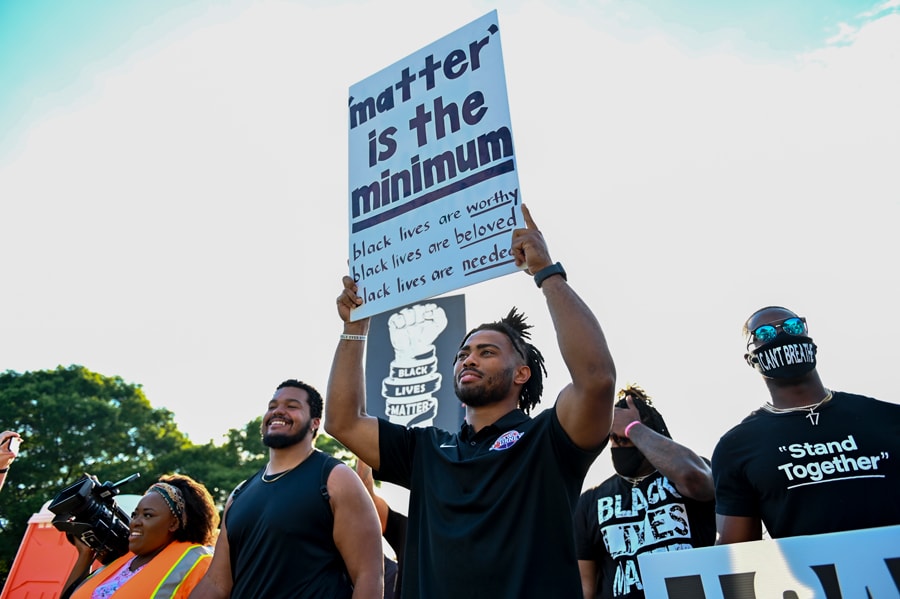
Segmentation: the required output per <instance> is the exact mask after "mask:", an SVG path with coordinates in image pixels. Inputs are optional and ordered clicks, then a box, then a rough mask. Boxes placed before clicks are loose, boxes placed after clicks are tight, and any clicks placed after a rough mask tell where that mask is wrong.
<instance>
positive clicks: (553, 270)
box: [534, 262, 569, 287]
mask: <svg viewBox="0 0 900 599" xmlns="http://www.w3.org/2000/svg"><path fill="white" fill-rule="evenodd" d="M553 275H561V276H562V278H564V279H566V280H567V281H568V280H569V279H568V278H567V277H566V269H565V268H563V267H562V264H560V263H559V262H557V263H556V264H551V265H550V266H546V267H544V268H542V269H540V270H539V271H537V272H536V273H534V284H535V285H537V286H538V287H540V286H541V285H543V284H544V281H545V280H546V279H547V278H548V277H552V276H553Z"/></svg>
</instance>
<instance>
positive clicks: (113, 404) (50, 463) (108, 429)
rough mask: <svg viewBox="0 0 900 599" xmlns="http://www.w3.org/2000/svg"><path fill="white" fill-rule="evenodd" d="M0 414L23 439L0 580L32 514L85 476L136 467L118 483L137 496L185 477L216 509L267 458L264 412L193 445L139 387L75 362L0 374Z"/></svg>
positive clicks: (0, 544) (5, 493)
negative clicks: (165, 478)
mask: <svg viewBox="0 0 900 599" xmlns="http://www.w3.org/2000/svg"><path fill="white" fill-rule="evenodd" d="M0 415H2V416H0V418H2V421H0V427H2V428H0V430H7V429H8V430H14V431H17V432H19V433H20V434H21V435H22V439H23V441H22V447H21V450H20V453H19V457H18V458H16V461H15V463H14V464H13V466H12V468H10V471H9V474H8V475H7V480H6V485H5V487H4V488H3V490H2V491H0V533H2V534H0V586H2V584H3V583H5V581H6V577H7V575H8V573H9V569H10V567H11V566H12V561H13V559H14V557H15V554H16V552H17V551H18V548H19V544H20V542H21V540H22V538H23V536H24V533H25V529H26V526H27V523H28V519H29V518H30V517H31V515H32V514H34V513H36V512H38V511H40V509H41V507H42V506H43V505H44V504H45V503H47V502H49V501H52V500H53V499H54V498H55V497H56V496H57V495H58V494H59V492H60V491H62V490H63V489H65V488H66V487H68V486H69V485H71V484H72V483H74V482H75V481H77V480H78V479H79V478H81V476H82V475H83V474H85V473H88V474H91V475H94V476H96V477H97V478H98V479H99V480H100V482H105V481H111V482H118V481H121V480H124V479H125V478H127V477H128V476H130V475H131V474H133V473H135V472H137V473H139V474H140V478H139V479H137V480H135V481H132V482H129V483H128V484H126V485H123V486H122V487H121V488H120V489H119V490H120V492H121V493H128V494H142V493H143V492H144V491H145V490H146V489H147V487H149V486H150V484H151V483H152V482H153V481H155V480H157V478H159V476H161V475H163V474H169V473H181V474H186V475H188V476H191V477H192V478H194V479H196V480H197V481H199V482H201V483H203V484H204V485H205V486H206V487H207V488H208V489H209V490H210V493H212V495H213V497H214V498H215V500H216V502H217V504H218V505H219V508H220V510H221V508H222V506H224V504H225V499H226V498H227V496H228V494H229V493H230V492H231V490H232V489H233V488H234V487H235V486H236V485H237V484H238V483H239V482H241V481H242V480H244V479H245V478H247V477H249V476H250V475H252V474H253V473H254V472H256V471H257V470H259V469H260V468H262V467H263V466H264V465H265V463H266V461H267V458H268V452H267V451H266V448H265V447H264V446H263V444H262V441H261V439H260V424H261V421H262V418H261V417H260V418H257V419H255V420H253V421H251V422H249V423H247V425H246V426H245V427H244V428H243V429H232V430H230V431H228V433H227V434H226V441H225V443H224V444H222V445H220V446H217V445H214V444H213V443H208V444H206V445H194V444H192V443H191V442H190V440H189V439H188V438H187V437H186V436H185V435H184V434H183V433H181V432H180V431H179V430H178V428H177V426H176V425H175V422H174V419H173V414H172V413H171V412H170V411H168V410H165V409H159V408H153V407H152V406H151V404H150V402H149V401H148V399H147V398H146V397H145V396H144V393H143V391H142V390H141V388H140V385H134V384H129V383H126V382H124V381H123V380H122V379H121V378H119V377H107V376H103V375H100V374H97V373H94V372H91V371H90V370H88V369H86V368H84V367H82V366H69V367H59V368H57V369H55V370H45V371H35V372H26V373H21V374H20V373H16V372H13V371H6V372H4V373H0ZM334 443H337V442H336V441H335V442H334ZM329 447H331V446H329ZM335 449H339V448H338V447H336V446H335Z"/></svg>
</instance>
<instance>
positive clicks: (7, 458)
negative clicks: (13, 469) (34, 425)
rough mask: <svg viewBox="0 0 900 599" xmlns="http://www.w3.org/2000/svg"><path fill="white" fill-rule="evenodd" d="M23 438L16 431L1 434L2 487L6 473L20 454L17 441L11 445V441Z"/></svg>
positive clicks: (0, 467)
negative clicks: (16, 445) (16, 444)
mask: <svg viewBox="0 0 900 599" xmlns="http://www.w3.org/2000/svg"><path fill="white" fill-rule="evenodd" d="M21 440H22V437H20V436H19V433H17V432H15V431H3V433H2V435H0V489H2V488H3V485H4V484H5V483H6V473H7V472H8V471H9V467H10V466H11V465H12V463H13V460H15V459H16V455H18V449H16V447H15V443H13V446H10V443H11V442H16V443H17V442H20V441H21Z"/></svg>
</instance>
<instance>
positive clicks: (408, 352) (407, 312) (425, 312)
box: [388, 304, 447, 359]
mask: <svg viewBox="0 0 900 599" xmlns="http://www.w3.org/2000/svg"><path fill="white" fill-rule="evenodd" d="M445 328H447V314H446V313H445V312H444V309H443V308H441V307H440V306H438V305H437V304H416V305H415V306H413V307H411V308H404V309H402V310H400V311H399V312H395V313H394V314H392V315H391V317H390V318H389V319H388V331H389V332H390V335H391V345H393V346H394V354H395V355H396V357H397V358H398V359H411V358H414V357H415V356H418V355H421V354H423V353H426V352H428V351H429V350H430V349H432V344H433V343H434V340H435V339H437V336H438V335H440V334H441V332H442V331H443V330H444V329H445Z"/></svg>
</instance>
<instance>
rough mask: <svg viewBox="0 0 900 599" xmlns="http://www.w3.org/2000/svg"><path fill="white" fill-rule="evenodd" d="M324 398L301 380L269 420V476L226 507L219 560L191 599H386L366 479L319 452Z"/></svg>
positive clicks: (282, 395)
mask: <svg viewBox="0 0 900 599" xmlns="http://www.w3.org/2000/svg"><path fill="white" fill-rule="evenodd" d="M321 418H322V397H321V395H320V394H319V392H318V391H316V389H314V388H313V387H312V386H310V385H307V384H306V383H303V382H301V381H298V380H294V379H289V380H287V381H284V382H283V383H281V384H280V385H278V388H277V389H276V390H275V395H274V396H273V397H272V399H271V400H270V401H269V406H268V409H267V410H266V413H265V414H264V415H263V421H262V431H261V432H262V439H263V443H264V444H265V445H266V446H267V447H268V448H269V462H268V464H266V467H265V468H263V469H262V470H260V471H259V472H257V473H256V474H254V475H253V476H252V477H250V478H249V479H247V480H246V481H244V482H243V483H241V484H240V485H238V487H237V488H236V489H235V490H234V491H233V492H232V494H231V497H229V499H228V502H227V505H226V506H225V517H224V518H223V521H222V529H221V531H220V533H219V538H218V541H217V542H216V550H215V556H214V558H213V562H212V564H211V565H210V568H209V571H208V572H207V574H206V576H205V577H204V579H203V580H202V581H201V583H200V584H199V585H198V586H197V588H196V589H195V591H194V593H193V594H192V595H191V597H192V599H197V598H200V599H209V598H227V597H233V598H244V597H246V598H256V597H266V598H267V599H271V598H280V597H284V598H286V599H287V598H294V597H304V598H310V599H311V598H321V599H339V598H348V597H353V598H354V599H358V598H363V597H365V598H367V599H369V598H370V599H382V593H383V584H384V583H383V576H384V575H383V563H382V545H381V524H380V522H379V520H378V515H377V513H376V511H375V506H374V505H373V503H372V500H371V499H370V498H369V494H368V492H367V491H366V489H365V487H364V486H363V484H362V482H361V481H360V480H359V477H358V476H357V475H356V473H354V472H353V471H352V470H351V469H350V468H349V467H347V466H346V465H344V464H343V463H342V462H341V461H340V460H337V459H335V458H333V457H331V456H328V455H326V454H324V453H322V452H319V451H316V449H315V446H314V445H313V440H314V439H315V436H316V434H317V433H318V430H319V424H320V422H321Z"/></svg>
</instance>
